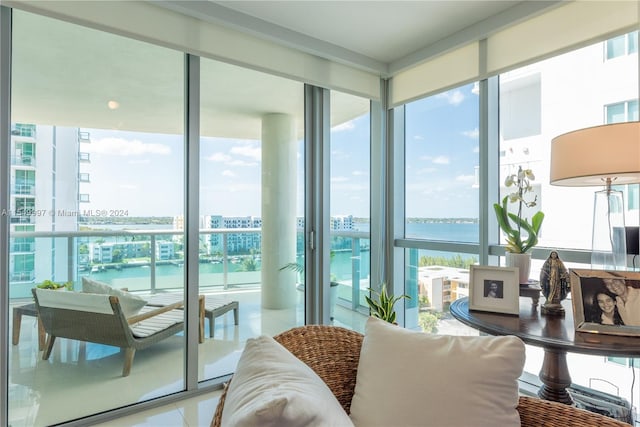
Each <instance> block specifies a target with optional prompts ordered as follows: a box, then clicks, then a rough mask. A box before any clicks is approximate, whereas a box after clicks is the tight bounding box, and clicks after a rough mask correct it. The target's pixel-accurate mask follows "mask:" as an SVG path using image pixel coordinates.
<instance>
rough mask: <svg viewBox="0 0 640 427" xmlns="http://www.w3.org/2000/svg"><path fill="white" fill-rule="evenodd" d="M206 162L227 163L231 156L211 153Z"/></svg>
mask: <svg viewBox="0 0 640 427" xmlns="http://www.w3.org/2000/svg"><path fill="white" fill-rule="evenodd" d="M207 160H209V161H211V162H224V163H226V162H228V161H230V160H231V156H230V155H228V154H224V153H213V154H212V155H210V156H209V157H207Z"/></svg>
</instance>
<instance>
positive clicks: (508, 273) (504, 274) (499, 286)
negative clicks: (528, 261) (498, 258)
mask: <svg viewBox="0 0 640 427" xmlns="http://www.w3.org/2000/svg"><path fill="white" fill-rule="evenodd" d="M519 282H520V281H519V279H518V268H517V267H489V266H481V265H472V266H471V268H470V271H469V310H478V311H490V312H494V313H503V314H512V315H516V316H517V315H519V314H520V284H519Z"/></svg>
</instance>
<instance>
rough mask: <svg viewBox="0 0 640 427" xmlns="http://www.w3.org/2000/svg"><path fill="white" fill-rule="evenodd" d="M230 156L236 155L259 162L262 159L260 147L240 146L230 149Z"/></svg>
mask: <svg viewBox="0 0 640 427" xmlns="http://www.w3.org/2000/svg"><path fill="white" fill-rule="evenodd" d="M231 154H237V155H239V156H245V157H249V158H251V159H253V160H257V161H259V160H260V159H261V158H262V149H261V148H260V147H252V146H250V145H242V146H240V147H232V148H231Z"/></svg>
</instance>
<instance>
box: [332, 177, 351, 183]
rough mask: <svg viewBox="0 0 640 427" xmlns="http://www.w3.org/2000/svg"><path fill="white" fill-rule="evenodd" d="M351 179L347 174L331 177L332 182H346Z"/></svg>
mask: <svg viewBox="0 0 640 427" xmlns="http://www.w3.org/2000/svg"><path fill="white" fill-rule="evenodd" d="M346 181H349V178H347V177H346V176H334V177H331V182H346Z"/></svg>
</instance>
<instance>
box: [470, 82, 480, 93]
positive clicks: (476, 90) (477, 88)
mask: <svg viewBox="0 0 640 427" xmlns="http://www.w3.org/2000/svg"><path fill="white" fill-rule="evenodd" d="M471 93H472V94H474V95H480V85H479V84H478V82H475V83H474V84H473V88H471Z"/></svg>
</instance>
